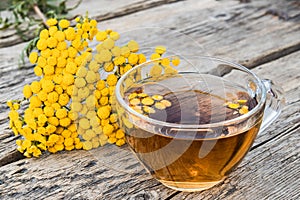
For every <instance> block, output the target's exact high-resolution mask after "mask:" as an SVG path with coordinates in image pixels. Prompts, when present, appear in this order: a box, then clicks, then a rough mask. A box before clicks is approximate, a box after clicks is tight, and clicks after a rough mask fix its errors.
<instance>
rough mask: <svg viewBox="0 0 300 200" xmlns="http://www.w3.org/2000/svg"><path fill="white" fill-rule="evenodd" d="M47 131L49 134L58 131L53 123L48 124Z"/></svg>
mask: <svg viewBox="0 0 300 200" xmlns="http://www.w3.org/2000/svg"><path fill="white" fill-rule="evenodd" d="M46 131H47V133H48V134H52V133H54V132H55V131H56V127H55V126H53V125H52V124H48V126H46Z"/></svg>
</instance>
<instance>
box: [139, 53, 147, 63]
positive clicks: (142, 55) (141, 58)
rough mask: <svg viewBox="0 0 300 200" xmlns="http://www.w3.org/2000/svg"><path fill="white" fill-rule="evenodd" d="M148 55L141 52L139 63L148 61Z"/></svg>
mask: <svg viewBox="0 0 300 200" xmlns="http://www.w3.org/2000/svg"><path fill="white" fill-rule="evenodd" d="M146 60H147V59H146V56H145V55H144V54H139V64H141V63H144V62H146Z"/></svg>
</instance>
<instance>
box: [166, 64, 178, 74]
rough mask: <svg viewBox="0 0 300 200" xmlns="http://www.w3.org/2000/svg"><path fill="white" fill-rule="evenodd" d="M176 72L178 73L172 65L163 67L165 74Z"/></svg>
mask: <svg viewBox="0 0 300 200" xmlns="http://www.w3.org/2000/svg"><path fill="white" fill-rule="evenodd" d="M177 73H178V71H177V70H176V69H174V68H173V67H171V66H167V67H165V74H166V75H172V74H177Z"/></svg>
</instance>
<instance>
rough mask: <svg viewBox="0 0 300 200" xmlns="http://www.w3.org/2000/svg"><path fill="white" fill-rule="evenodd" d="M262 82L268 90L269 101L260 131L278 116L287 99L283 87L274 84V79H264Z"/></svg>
mask: <svg viewBox="0 0 300 200" xmlns="http://www.w3.org/2000/svg"><path fill="white" fill-rule="evenodd" d="M262 83H263V84H264V86H265V88H266V91H267V101H266V107H265V111H264V117H263V121H262V124H261V128H260V132H262V131H264V130H265V129H266V128H267V127H268V126H269V125H270V124H271V123H272V122H273V121H274V120H275V119H277V118H278V116H279V114H280V113H281V110H282V107H283V105H284V101H285V100H284V97H283V90H282V88H280V87H279V86H277V85H274V83H273V82H272V80H269V79H263V80H262Z"/></svg>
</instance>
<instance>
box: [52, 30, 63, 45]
mask: <svg viewBox="0 0 300 200" xmlns="http://www.w3.org/2000/svg"><path fill="white" fill-rule="evenodd" d="M54 38H55V39H57V41H59V42H61V41H64V40H65V33H64V32H63V31H56V33H55V34H54Z"/></svg>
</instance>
